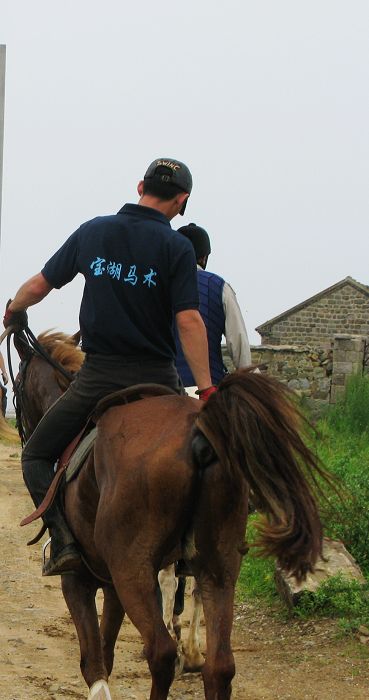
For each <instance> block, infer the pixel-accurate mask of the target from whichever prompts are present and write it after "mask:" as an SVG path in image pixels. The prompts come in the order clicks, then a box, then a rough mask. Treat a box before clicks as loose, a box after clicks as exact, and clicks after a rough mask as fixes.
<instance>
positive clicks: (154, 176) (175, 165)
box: [144, 158, 192, 194]
mask: <svg viewBox="0 0 369 700" xmlns="http://www.w3.org/2000/svg"><path fill="white" fill-rule="evenodd" d="M144 180H155V181H156V182H162V183H165V184H168V185H175V186H176V187H178V189H179V190H182V191H183V192H188V194H190V193H191V190H192V175H191V173H190V171H189V169H188V167H187V165H185V164H184V163H181V161H180V160H176V159H175V158H157V159H156V160H154V161H153V162H152V163H151V164H150V165H149V167H148V168H147V170H146V173H145V176H144Z"/></svg>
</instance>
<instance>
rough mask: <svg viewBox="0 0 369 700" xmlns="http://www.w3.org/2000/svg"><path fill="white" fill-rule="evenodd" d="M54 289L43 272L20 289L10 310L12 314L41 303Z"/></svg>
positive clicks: (11, 303)
mask: <svg viewBox="0 0 369 700" xmlns="http://www.w3.org/2000/svg"><path fill="white" fill-rule="evenodd" d="M52 289H53V287H52V286H51V285H50V284H49V283H48V282H47V281H46V279H45V277H44V276H43V274H42V273H41V272H38V274H37V275H34V276H33V277H31V278H30V279H29V280H27V282H25V283H24V284H22V286H21V287H20V288H19V289H18V291H17V293H16V295H15V297H14V299H12V301H11V302H10V304H9V306H8V309H9V310H10V311H12V312H17V311H23V310H24V309H27V308H28V307H29V306H33V304H38V302H39V301H41V300H42V299H44V297H46V296H47V294H49V292H51V290H52Z"/></svg>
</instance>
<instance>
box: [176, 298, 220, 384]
mask: <svg viewBox="0 0 369 700" xmlns="http://www.w3.org/2000/svg"><path fill="white" fill-rule="evenodd" d="M176 323H177V328H178V335H179V339H180V341H181V345H182V350H183V353H184V356H185V358H186V360H187V362H188V364H189V366H190V369H191V372H192V374H193V376H194V378H195V382H196V384H197V386H198V388H199V390H201V389H206V388H207V387H209V386H211V384H212V381H211V376H210V368H209V349H208V339H207V335H206V328H205V324H204V321H203V320H202V318H201V316H200V313H199V312H198V311H197V310H195V309H188V310H186V311H179V312H178V313H177V314H176Z"/></svg>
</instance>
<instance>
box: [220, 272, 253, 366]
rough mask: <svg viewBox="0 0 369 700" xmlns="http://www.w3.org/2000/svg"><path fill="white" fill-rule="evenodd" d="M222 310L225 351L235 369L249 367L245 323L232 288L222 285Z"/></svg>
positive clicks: (249, 355)
mask: <svg viewBox="0 0 369 700" xmlns="http://www.w3.org/2000/svg"><path fill="white" fill-rule="evenodd" d="M223 309H224V314H225V337H226V343H227V349H228V352H229V354H230V357H231V360H232V362H233V364H234V366H235V368H236V369H239V368H240V367H248V366H249V365H251V351H250V344H249V339H248V337H247V331H246V326H245V322H244V320H243V317H242V313H241V309H240V307H239V305H238V301H237V299H236V295H235V293H234V291H233V289H232V287H231V286H230V285H229V284H227V282H225V283H224V287H223Z"/></svg>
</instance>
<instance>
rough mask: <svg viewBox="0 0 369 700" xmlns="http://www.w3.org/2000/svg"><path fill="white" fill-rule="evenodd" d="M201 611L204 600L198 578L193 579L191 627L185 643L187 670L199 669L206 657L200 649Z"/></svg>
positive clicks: (185, 664) (185, 665)
mask: <svg viewBox="0 0 369 700" xmlns="http://www.w3.org/2000/svg"><path fill="white" fill-rule="evenodd" d="M201 612H202V600H201V593H200V589H199V586H198V584H197V581H196V579H195V578H194V579H193V585H192V616H191V622H190V628H189V630H188V637H187V642H186V643H185V644H184V653H185V661H184V668H185V671H192V672H195V671H199V670H200V669H201V668H202V667H203V665H204V663H205V659H204V657H203V655H202V653H201V650H200V635H199V630H200V622H201Z"/></svg>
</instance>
